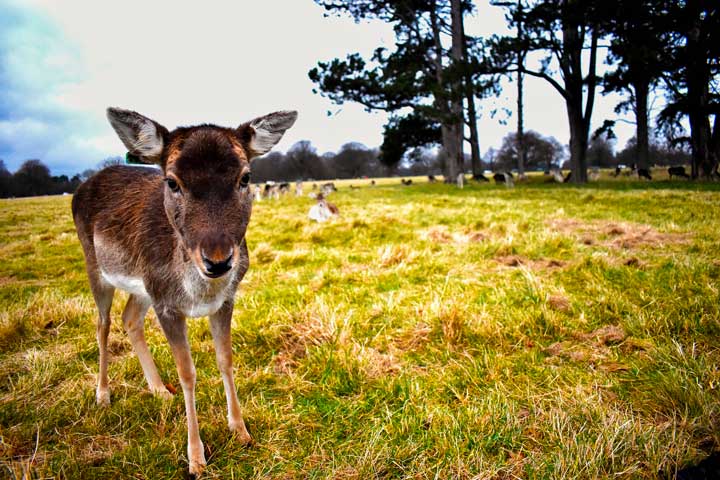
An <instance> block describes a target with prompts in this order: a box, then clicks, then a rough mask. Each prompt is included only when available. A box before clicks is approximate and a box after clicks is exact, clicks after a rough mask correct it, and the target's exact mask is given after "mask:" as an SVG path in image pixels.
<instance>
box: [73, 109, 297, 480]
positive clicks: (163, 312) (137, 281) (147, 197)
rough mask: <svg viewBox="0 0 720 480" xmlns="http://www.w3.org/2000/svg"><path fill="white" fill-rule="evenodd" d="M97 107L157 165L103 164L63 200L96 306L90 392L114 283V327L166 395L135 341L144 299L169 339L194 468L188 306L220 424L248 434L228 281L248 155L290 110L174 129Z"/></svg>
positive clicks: (241, 271)
mask: <svg viewBox="0 0 720 480" xmlns="http://www.w3.org/2000/svg"><path fill="white" fill-rule="evenodd" d="M107 118H108V120H109V122H110V125H111V126H112V127H113V129H114V130H115V132H116V133H117V134H118V136H119V137H120V140H121V141H122V143H123V144H124V145H125V146H126V147H127V149H128V154H129V155H132V156H134V157H136V158H137V159H138V160H139V162H141V163H147V164H155V165H157V166H159V167H160V168H159V169H158V168H146V167H143V166H126V165H120V166H112V167H109V168H106V169H104V170H101V171H100V172H98V173H96V174H95V175H94V176H93V177H91V178H89V179H88V180H87V181H85V182H84V183H83V184H82V185H81V186H80V187H79V188H78V189H77V192H76V193H75V196H74V197H73V200H72V215H73V219H74V222H75V227H76V230H77V235H78V238H79V240H80V244H81V245H82V250H83V253H84V256H85V266H86V271H87V275H88V279H89V282H90V290H91V292H92V295H93V297H94V299H95V303H96V305H97V309H98V313H99V316H98V322H97V330H96V334H97V342H98V349H99V374H98V379H97V388H96V392H95V396H96V401H97V403H98V405H100V406H106V405H109V404H110V390H109V386H108V334H109V331H110V307H111V305H112V300H113V295H114V292H115V290H116V289H118V290H124V291H125V292H127V293H128V294H129V298H128V300H127V304H126V306H125V309H124V311H123V313H122V321H123V326H124V329H125V331H126V332H127V334H128V336H129V339H130V342H131V344H132V348H133V350H134V351H135V354H136V355H137V357H138V359H139V361H140V365H141V367H142V370H143V374H144V376H145V380H146V381H147V384H148V387H149V389H150V391H151V392H152V393H153V394H155V395H157V396H159V397H161V398H165V399H167V398H172V394H171V393H170V391H169V390H168V389H167V387H166V386H165V384H163V381H162V379H161V377H160V374H159V373H158V370H157V367H156V366H155V363H154V361H153V358H152V355H151V353H150V350H149V349H148V345H147V343H146V341H145V334H144V318H145V314H146V313H147V311H148V309H149V308H150V307H152V308H153V309H154V310H155V313H156V315H157V318H158V320H159V323H160V326H161V329H162V331H163V333H164V334H165V337H166V339H167V341H168V343H169V344H170V349H171V351H172V356H173V358H174V361H175V365H176V368H177V373H178V377H179V380H180V385H181V387H182V393H183V397H184V403H185V412H186V417H187V455H188V463H189V471H190V474H191V475H195V476H197V475H200V474H201V472H202V471H203V469H204V467H205V465H206V460H205V454H204V447H203V443H202V440H201V439H200V432H199V426H198V418H197V412H196V409H195V382H196V371H195V366H194V364H193V360H192V357H191V355H190V345H189V343H188V335H187V322H186V318H188V317H191V318H195V317H205V316H208V317H209V323H210V332H211V334H212V338H213V343H214V347H215V356H216V361H217V366H218V370H219V371H220V375H221V377H222V380H223V386H224V390H225V399H226V401H227V419H228V427H229V429H230V430H231V431H232V432H235V434H236V438H237V439H238V440H239V441H240V442H241V443H242V444H250V443H251V442H252V437H251V436H250V434H249V433H248V431H247V428H246V426H245V422H244V420H243V417H242V414H241V409H240V403H239V401H238V397H237V392H236V389H235V383H234V379H233V362H232V344H231V331H230V330H231V329H230V327H231V321H232V314H233V304H234V298H235V292H236V290H237V288H238V284H239V283H240V280H242V278H243V276H244V275H245V273H246V272H247V269H248V267H249V260H248V249H247V243H246V241H245V233H246V231H247V227H248V223H249V221H250V213H251V209H252V208H251V207H252V197H253V193H252V190H251V188H250V160H251V159H253V158H254V157H257V156H260V155H263V154H264V153H266V152H268V151H270V149H271V148H272V147H273V146H274V145H275V144H276V143H277V142H278V141H279V140H280V139H281V138H282V136H283V134H284V133H285V131H286V130H287V129H289V128H290V127H291V126H292V125H293V124H294V123H295V120H296V118H297V112H295V111H279V112H274V113H270V114H268V115H265V116H261V117H258V118H255V119H254V120H251V121H249V122H246V123H243V124H241V125H240V126H239V127H237V128H225V127H219V126H216V125H211V124H204V125H199V126H192V127H179V128H176V129H175V130H173V131H169V130H168V129H167V128H165V127H164V126H162V125H160V124H159V123H157V122H155V121H154V120H151V119H149V118H147V117H145V116H143V115H141V114H139V113H137V112H134V111H131V110H124V109H120V108H108V109H107Z"/></svg>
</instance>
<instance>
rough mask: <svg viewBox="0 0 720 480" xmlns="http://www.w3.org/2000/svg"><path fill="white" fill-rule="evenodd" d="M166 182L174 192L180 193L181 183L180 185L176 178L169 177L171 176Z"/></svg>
mask: <svg viewBox="0 0 720 480" xmlns="http://www.w3.org/2000/svg"><path fill="white" fill-rule="evenodd" d="M165 183H167V186H168V188H169V189H170V190H171V191H172V192H173V193H178V192H179V191H180V185H178V183H177V182H176V181H175V180H173V179H172V178H169V177H168V178H166V179H165Z"/></svg>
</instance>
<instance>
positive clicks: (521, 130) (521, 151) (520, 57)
mask: <svg viewBox="0 0 720 480" xmlns="http://www.w3.org/2000/svg"><path fill="white" fill-rule="evenodd" d="M522 7H523V5H522V0H518V2H517V10H518V18H519V20H518V24H517V38H518V41H519V42H520V44H521V46H520V48H519V49H518V52H517V62H518V71H517V109H518V123H517V156H518V158H517V164H518V177H519V178H520V180H523V179H524V178H525V164H526V162H527V152H526V151H525V122H524V114H525V111H524V105H523V69H524V68H525V54H526V52H525V50H524V48H525V45H524V43H523V40H524V32H523V24H522Z"/></svg>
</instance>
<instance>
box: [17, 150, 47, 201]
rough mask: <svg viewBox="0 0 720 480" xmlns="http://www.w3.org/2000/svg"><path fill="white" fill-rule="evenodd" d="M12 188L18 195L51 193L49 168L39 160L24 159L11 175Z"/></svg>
mask: <svg viewBox="0 0 720 480" xmlns="http://www.w3.org/2000/svg"><path fill="white" fill-rule="evenodd" d="M12 183H13V190H14V193H15V195H17V196H18V197H30V196H36V195H47V194H49V193H53V181H52V178H51V177H50V169H48V167H47V166H46V165H45V164H44V163H42V162H41V161H40V160H37V159H32V160H26V161H25V162H23V164H22V165H20V168H19V169H18V170H17V171H16V172H15V174H14V175H13V177H12Z"/></svg>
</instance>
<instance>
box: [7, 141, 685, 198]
mask: <svg viewBox="0 0 720 480" xmlns="http://www.w3.org/2000/svg"><path fill="white" fill-rule="evenodd" d="M521 148H523V149H524V154H523V157H524V164H525V167H526V168H527V169H528V170H535V171H544V172H549V171H550V170H552V169H554V168H569V160H568V156H567V150H568V148H567V146H566V145H562V144H561V143H560V142H559V141H558V140H557V139H556V138H554V137H546V136H543V135H541V134H540V133H538V132H535V131H533V130H529V131H526V132H524V141H523V142H522V146H521V142H519V141H518V136H517V133H516V132H511V133H509V134H507V135H506V136H505V137H504V138H503V141H502V145H501V146H500V147H499V148H498V149H495V148H489V149H488V150H487V152H486V153H485V155H484V156H483V157H482V158H481V159H480V161H479V167H480V171H481V172H483V171H493V172H495V171H511V170H516V166H517V163H516V162H517V158H518V152H519V151H520V149H521ZM637 149H638V146H637V141H636V139H634V138H633V139H631V140H630V141H629V142H628V144H627V145H626V147H625V148H624V149H623V150H622V151H620V152H617V153H616V152H615V151H614V145H613V142H612V141H611V140H608V139H606V138H604V137H601V136H597V137H595V138H594V139H592V140H591V142H590V146H589V148H588V153H587V158H588V165H590V166H592V167H600V168H614V167H615V166H617V165H625V166H630V165H632V163H633V162H634V161H635V159H636V158H637ZM649 158H650V161H651V163H652V164H654V165H685V164H687V163H688V162H689V161H690V155H689V153H688V152H687V151H684V150H682V149H677V148H673V147H672V146H669V145H668V144H667V143H662V142H661V141H660V140H659V139H654V140H653V141H651V142H650V144H649ZM444 161H445V157H444V156H443V155H442V154H440V152H439V151H438V150H437V149H434V148H427V147H416V148H413V149H411V151H409V152H408V154H407V155H406V156H405V158H404V160H403V161H401V162H398V163H396V164H391V165H387V164H385V163H383V162H382V159H381V151H380V149H378V148H368V147H366V146H365V145H363V144H361V143H357V142H349V143H346V144H345V145H343V146H342V147H340V150H339V151H338V152H337V153H333V152H326V153H323V154H320V153H318V151H317V149H316V148H315V147H314V146H313V145H312V143H311V142H310V141H308V140H302V141H300V142H297V143H295V144H294V145H292V146H291V147H290V149H288V151H287V152H286V153H282V152H270V153H269V154H267V155H265V156H262V157H259V158H256V159H254V160H253V162H252V178H253V182H254V183H264V182H267V181H275V182H295V181H298V180H301V181H303V180H335V179H345V178H362V177H368V178H372V177H375V178H378V177H389V176H419V175H434V176H438V175H442V174H443V169H444ZM123 163H124V160H123V158H122V157H108V158H106V159H105V160H103V161H102V162H100V163H99V164H98V165H97V169H86V170H84V171H83V172H82V173H78V174H76V175H73V176H72V177H68V176H67V175H51V173H50V170H49V168H48V167H47V166H46V165H45V164H44V163H43V162H42V161H40V160H37V159H32V160H26V161H25V162H23V164H22V165H21V166H20V168H18V170H17V171H16V172H14V173H10V171H8V169H7V168H6V166H5V162H4V161H3V160H0V198H8V197H28V196H37V195H58V194H63V193H73V192H75V190H76V189H77V187H78V186H80V184H81V183H82V182H84V181H85V180H87V179H88V178H90V176H92V175H93V174H94V173H95V172H96V171H97V170H98V169H101V168H105V167H108V166H111V165H119V164H123ZM473 168H474V165H473V159H472V156H471V155H470V154H465V156H464V159H463V165H462V171H463V172H467V171H470V170H472V169H473Z"/></svg>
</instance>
